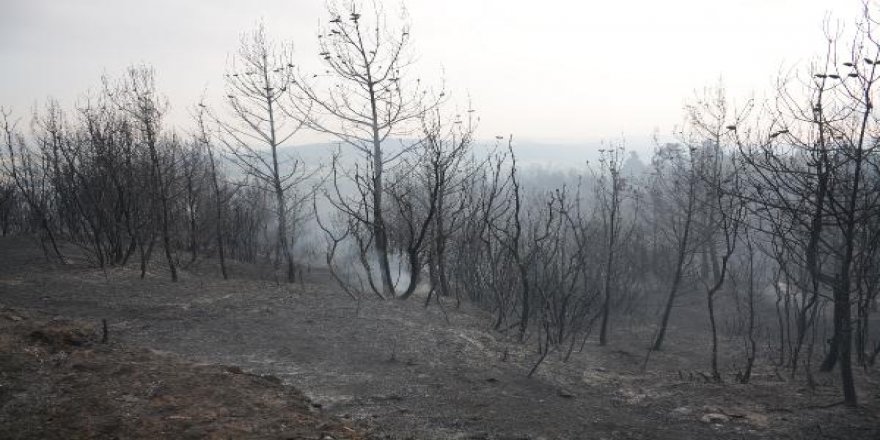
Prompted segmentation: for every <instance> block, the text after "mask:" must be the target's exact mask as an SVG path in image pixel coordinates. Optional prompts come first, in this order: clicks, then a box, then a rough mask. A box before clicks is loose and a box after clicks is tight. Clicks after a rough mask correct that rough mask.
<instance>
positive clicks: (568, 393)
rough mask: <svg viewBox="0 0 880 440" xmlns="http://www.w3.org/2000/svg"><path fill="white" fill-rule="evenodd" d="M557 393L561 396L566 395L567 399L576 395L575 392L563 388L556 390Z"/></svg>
mask: <svg viewBox="0 0 880 440" xmlns="http://www.w3.org/2000/svg"><path fill="white" fill-rule="evenodd" d="M556 394H558V395H559V397H564V398H566V399H571V398H573V397H575V395H574V393H572V392H570V391H568V390H566V389H562V388H560V389H559V391H557V392H556Z"/></svg>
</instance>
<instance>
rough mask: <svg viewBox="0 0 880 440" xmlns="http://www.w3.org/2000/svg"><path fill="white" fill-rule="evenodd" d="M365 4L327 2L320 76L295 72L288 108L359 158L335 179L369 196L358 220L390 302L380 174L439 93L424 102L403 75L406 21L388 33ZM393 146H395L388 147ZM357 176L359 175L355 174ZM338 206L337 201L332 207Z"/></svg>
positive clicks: (379, 13) (374, 8) (378, 12)
mask: <svg viewBox="0 0 880 440" xmlns="http://www.w3.org/2000/svg"><path fill="white" fill-rule="evenodd" d="M370 6H371V7H365V6H363V5H361V4H360V3H359V2H346V3H344V4H337V3H330V4H329V5H328V14H329V16H330V20H329V23H328V24H327V25H326V26H323V27H322V29H321V30H320V34H319V35H318V38H319V39H320V47H321V52H320V54H319V55H320V56H321V58H322V59H323V61H324V65H325V71H324V72H322V73H308V72H300V75H299V77H298V78H297V81H296V82H294V85H295V86H296V91H297V93H296V94H295V96H294V97H293V99H292V101H291V103H292V106H293V107H295V110H296V114H297V115H298V117H299V118H301V119H300V120H301V121H302V122H303V123H304V124H305V125H306V126H308V127H309V128H311V129H313V130H316V131H318V132H321V133H327V134H331V135H333V136H335V137H337V138H338V139H339V140H341V141H342V142H344V143H345V144H347V145H350V146H351V147H353V148H354V149H355V150H356V151H357V152H358V153H359V154H361V155H362V157H363V160H364V165H363V167H362V168H360V170H359V171H358V172H357V173H341V175H348V176H350V177H354V175H355V174H357V178H356V179H354V180H353V182H354V183H355V184H356V185H361V186H363V187H364V188H363V191H361V190H359V191H360V192H366V193H368V194H369V195H370V197H369V198H368V199H367V200H365V202H366V203H368V206H367V209H368V215H367V216H364V217H359V218H360V220H361V221H363V222H365V224H366V225H368V226H369V227H370V228H371V229H372V239H371V242H372V247H373V248H374V249H375V254H376V259H377V260H378V264H379V276H380V280H381V283H380V284H381V289H382V293H383V296H385V297H388V298H390V297H393V296H395V292H394V283H393V279H392V276H391V268H390V263H389V252H390V249H389V237H388V230H387V227H386V224H385V222H386V221H385V216H386V214H385V209H386V204H385V202H384V201H383V198H384V196H385V194H386V190H387V188H386V184H385V181H384V179H385V170H386V169H388V167H389V166H391V165H392V164H393V163H394V162H395V161H396V160H397V159H398V158H399V157H401V155H403V154H406V153H408V152H409V150H410V146H409V145H407V141H406V140H405V138H406V137H407V136H410V135H413V134H415V133H417V131H418V122H419V120H420V119H421V118H422V116H423V115H424V114H425V112H426V111H427V110H428V109H430V108H432V107H433V106H434V105H436V103H437V102H438V101H439V100H440V99H442V96H443V93H440V94H439V95H438V96H437V97H432V98H428V95H427V92H426V90H425V89H424V87H423V86H422V85H421V81H419V80H416V81H412V79H411V78H409V77H408V74H409V73H408V68H409V67H410V65H411V59H410V54H409V53H408V50H409V43H410V36H409V24H408V23H407V22H406V17H405V16H404V17H403V23H404V24H403V25H402V26H401V27H400V28H399V29H392V28H391V27H390V26H389V23H388V16H387V15H386V13H385V12H384V11H383V10H382V9H381V6H380V5H379V4H378V3H376V2H373V3H372V4H371V5H370ZM365 14H366V15H365ZM394 141H400V143H401V145H399V146H398V147H397V148H391V147H390V146H389V144H390V143H392V142H394ZM363 172H366V173H368V174H367V178H362V177H361V173H363ZM336 175H337V176H339V175H340V174H336ZM342 204H343V200H337V201H336V202H335V203H334V205H335V206H340V207H341V205H342ZM356 210H357V209H356V208H354V207H351V208H350V209H347V211H349V212H354V211H356ZM369 275H370V276H372V274H369Z"/></svg>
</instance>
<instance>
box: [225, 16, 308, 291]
mask: <svg viewBox="0 0 880 440" xmlns="http://www.w3.org/2000/svg"><path fill="white" fill-rule="evenodd" d="M291 51H292V48H291V47H290V46H289V45H280V46H278V45H276V44H275V43H273V42H272V41H270V39H269V38H268V37H267V36H266V31H265V28H264V27H263V25H262V24H261V25H259V26H257V28H256V29H254V30H253V31H252V32H250V33H248V34H245V35H243V36H242V38H241V46H240V47H239V49H238V52H237V53H236V55H235V57H234V61H233V63H232V65H231V67H230V69H229V71H228V72H227V73H226V89H227V101H226V102H227V104H228V109H229V110H230V112H229V113H230V116H229V117H228V118H220V117H218V118H216V120H217V122H218V124H219V126H220V128H221V133H222V136H221V141H222V142H223V144H224V145H225V146H226V147H227V149H228V151H229V152H230V154H231V157H232V158H233V160H234V162H235V164H236V165H237V166H238V167H239V168H241V170H242V171H243V172H244V173H245V174H247V175H248V176H250V177H252V178H253V179H255V180H257V181H259V182H262V183H263V185H262V186H261V187H264V188H266V189H267V190H269V191H271V192H272V195H273V197H274V201H275V206H274V212H275V220H276V221H277V223H278V224H277V233H276V236H277V245H276V249H277V251H278V258H276V261H279V260H280V259H282V258H283V260H284V263H285V268H286V270H285V277H286V279H287V281H288V282H294V281H295V279H296V263H295V261H294V257H293V251H292V247H293V243H292V241H293V239H295V234H294V235H291V229H292V227H293V226H295V223H296V222H295V221H293V218H292V217H296V216H301V215H302V214H303V213H302V212H300V211H301V210H303V209H304V208H305V207H307V205H306V201H307V200H308V197H307V193H309V192H311V189H307V188H306V187H305V186H306V182H307V181H308V180H309V179H310V178H311V177H312V176H314V174H315V173H316V170H317V168H313V169H311V170H309V169H308V168H307V167H306V164H304V163H303V162H302V161H300V160H298V159H296V158H292V157H282V156H281V153H280V152H279V148H280V147H281V146H283V145H284V144H285V143H286V142H288V141H290V140H291V139H292V138H293V137H294V135H296V134H297V133H298V132H299V131H300V129H302V127H303V120H302V119H299V118H302V117H305V118H308V111H309V110H308V105H300V106H296V110H298V111H302V112H303V113H302V114H295V113H294V106H293V105H291V104H290V102H291V101H290V91H291V90H290V88H291V87H292V86H293V85H294V84H295V81H294V72H293V64H292V53H291ZM264 148H265V149H264ZM297 191H299V192H297ZM277 267H278V266H277V263H276V270H277Z"/></svg>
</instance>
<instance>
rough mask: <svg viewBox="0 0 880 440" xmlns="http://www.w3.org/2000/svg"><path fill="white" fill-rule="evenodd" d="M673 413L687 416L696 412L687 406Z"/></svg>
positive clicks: (676, 409)
mask: <svg viewBox="0 0 880 440" xmlns="http://www.w3.org/2000/svg"><path fill="white" fill-rule="evenodd" d="M672 412H673V413H675V414H679V415H683V416H686V415H689V414H692V413H693V412H694V410H692V409H690V408H688V407H686V406H680V407H678V408H675V409H674V410H672Z"/></svg>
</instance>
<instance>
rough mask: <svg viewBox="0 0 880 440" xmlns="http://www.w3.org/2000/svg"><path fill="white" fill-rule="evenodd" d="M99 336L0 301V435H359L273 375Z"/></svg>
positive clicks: (71, 323)
mask: <svg viewBox="0 0 880 440" xmlns="http://www.w3.org/2000/svg"><path fill="white" fill-rule="evenodd" d="M99 339H100V336H99V329H96V328H95V327H94V326H92V325H89V324H86V323H83V322H77V321H70V320H62V319H51V318H48V317H44V316H41V315H39V314H36V313H30V312H23V311H19V310H13V309H9V308H6V307H2V308H0V426H2V433H0V437H3V438H22V439H24V438H28V439H30V438H32V439H78V438H144V439H146V438H178V439H182V438H199V439H201V438H295V439H309V438H312V439H361V438H367V436H366V435H365V434H363V432H362V431H359V430H357V429H356V428H353V427H351V426H346V425H345V424H344V423H341V422H340V421H338V420H336V419H333V418H331V417H329V416H326V415H324V414H321V413H320V412H319V411H318V410H316V409H315V407H314V405H313V404H312V403H311V402H310V401H309V400H308V399H307V398H306V397H305V396H303V395H302V394H301V393H300V392H299V391H297V390H295V389H294V388H292V387H289V386H284V385H282V384H281V381H280V380H279V379H278V378H276V377H274V376H270V375H262V376H261V375H254V374H248V373H245V372H243V371H242V370H241V369H240V368H238V367H230V366H218V365H199V364H193V363H188V362H184V361H182V360H180V359H178V358H176V357H175V356H173V355H170V354H167V353H163V352H157V351H154V350H143V349H142V350H131V349H128V348H126V347H124V346H121V345H117V344H100V343H98V342H99Z"/></svg>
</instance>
